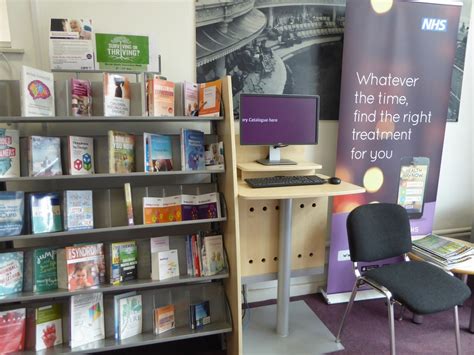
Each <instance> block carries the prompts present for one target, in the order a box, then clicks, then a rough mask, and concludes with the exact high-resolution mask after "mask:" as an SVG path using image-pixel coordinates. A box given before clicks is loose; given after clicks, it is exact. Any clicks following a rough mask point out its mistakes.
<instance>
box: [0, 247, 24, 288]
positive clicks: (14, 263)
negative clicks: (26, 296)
mask: <svg viewBox="0 0 474 355" xmlns="http://www.w3.org/2000/svg"><path fill="white" fill-rule="evenodd" d="M22 289H23V252H22V251H14V252H8V253H0V296H4V295H9V294H12V293H17V292H21V290H22Z"/></svg>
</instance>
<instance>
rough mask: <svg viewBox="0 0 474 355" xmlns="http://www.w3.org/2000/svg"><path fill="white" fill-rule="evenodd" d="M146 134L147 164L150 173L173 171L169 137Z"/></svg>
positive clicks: (171, 147)
mask: <svg viewBox="0 0 474 355" xmlns="http://www.w3.org/2000/svg"><path fill="white" fill-rule="evenodd" d="M146 134H148V136H149V138H150V140H149V150H150V151H149V157H148V159H149V160H148V164H149V167H150V171H151V172H158V171H171V170H173V146H172V143H171V137H170V136H165V135H162V134H150V133H146Z"/></svg>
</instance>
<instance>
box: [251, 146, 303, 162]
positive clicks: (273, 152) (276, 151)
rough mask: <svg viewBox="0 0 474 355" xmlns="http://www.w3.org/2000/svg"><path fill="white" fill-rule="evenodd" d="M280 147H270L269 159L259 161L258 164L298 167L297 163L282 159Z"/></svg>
mask: <svg viewBox="0 0 474 355" xmlns="http://www.w3.org/2000/svg"><path fill="white" fill-rule="evenodd" d="M280 148H281V147H280V146H278V145H269V146H268V159H258V160H257V163H259V164H262V165H296V164H298V163H297V162H295V161H293V160H289V159H280Z"/></svg>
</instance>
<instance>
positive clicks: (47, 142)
mask: <svg viewBox="0 0 474 355" xmlns="http://www.w3.org/2000/svg"><path fill="white" fill-rule="evenodd" d="M28 159H29V164H28V165H29V173H30V174H29V175H30V176H54V175H62V174H63V169H62V165H61V140H60V139H59V138H58V137H41V136H31V137H30V138H29V151H28Z"/></svg>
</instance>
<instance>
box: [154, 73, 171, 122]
mask: <svg viewBox="0 0 474 355" xmlns="http://www.w3.org/2000/svg"><path fill="white" fill-rule="evenodd" d="M174 88H175V84H174V83H173V82H172V81H168V80H163V79H161V78H153V79H149V82H148V104H149V107H148V114H149V116H174V111H175V110H174Z"/></svg>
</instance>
